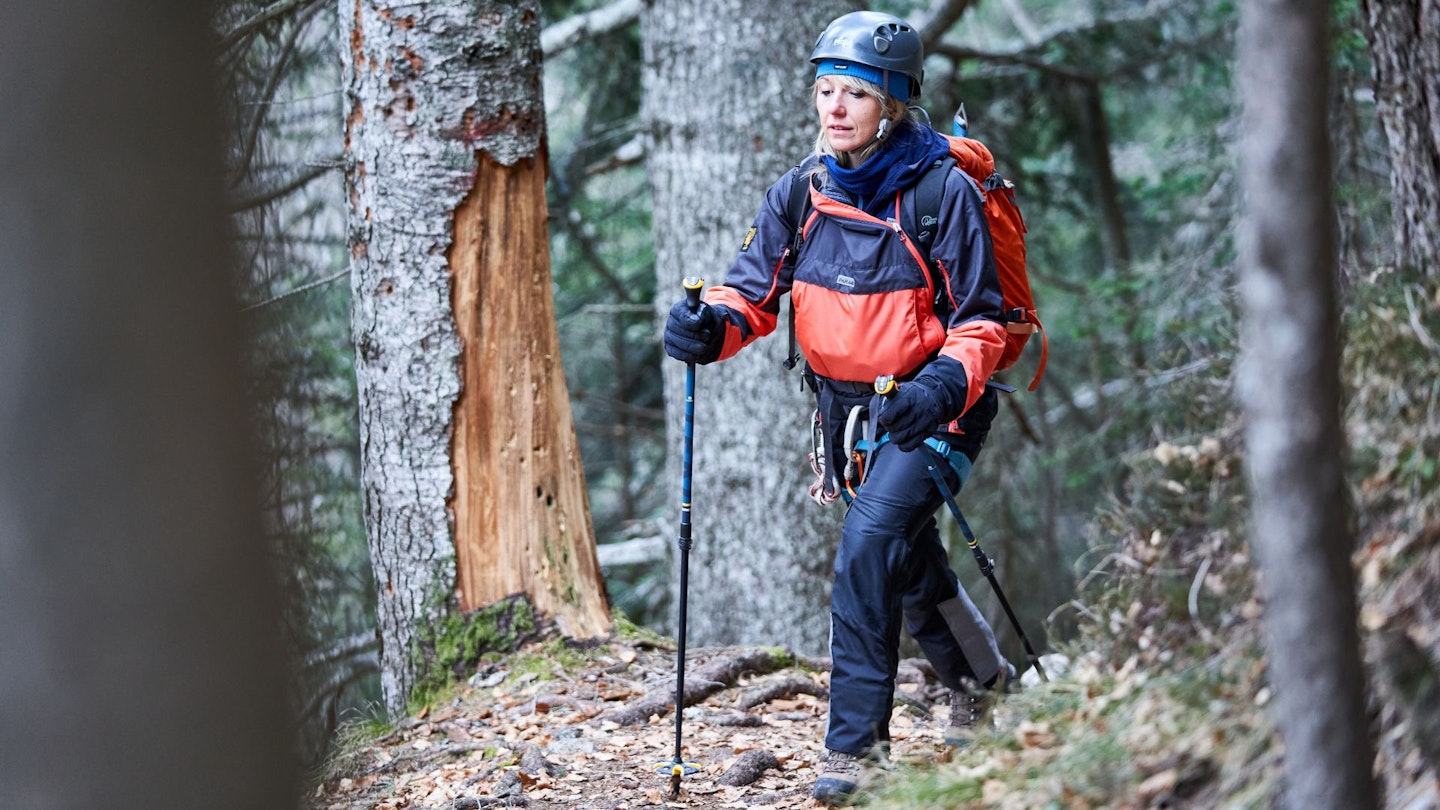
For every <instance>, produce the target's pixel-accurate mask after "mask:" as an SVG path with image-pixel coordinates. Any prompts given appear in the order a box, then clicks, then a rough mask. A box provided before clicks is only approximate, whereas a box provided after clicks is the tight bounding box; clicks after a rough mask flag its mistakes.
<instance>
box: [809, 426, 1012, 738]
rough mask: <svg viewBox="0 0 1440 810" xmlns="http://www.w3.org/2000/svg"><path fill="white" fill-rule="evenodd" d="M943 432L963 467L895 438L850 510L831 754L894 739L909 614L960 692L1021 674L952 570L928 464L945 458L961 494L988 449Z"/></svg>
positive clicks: (839, 590) (924, 645) (833, 640)
mask: <svg viewBox="0 0 1440 810" xmlns="http://www.w3.org/2000/svg"><path fill="white" fill-rule="evenodd" d="M942 438H944V439H946V440H948V441H951V442H952V447H956V449H955V450H954V453H955V454H956V458H957V460H959V466H960V467H961V470H960V471H959V472H957V471H956V470H955V469H954V468H953V467H951V466H950V465H949V464H946V463H944V462H943V461H940V460H939V458H938V457H937V456H936V455H935V454H934V453H932V452H930V451H929V450H928V449H926V448H921V449H919V450H916V451H913V452H909V453H906V452H902V451H900V449H899V448H897V447H895V446H894V445H892V444H889V443H886V444H884V445H882V446H881V447H880V448H879V449H878V450H876V451H875V454H874V456H873V457H872V458H871V461H870V464H871V468H870V471H869V472H868V473H867V474H866V477H865V484H864V486H863V487H862V488H861V489H860V490H859V492H858V494H857V496H856V497H855V500H854V501H852V502H851V504H850V506H849V511H848V512H847V513H846V515H845V524H844V529H843V530H842V533H841V537H840V547H839V549H838V550H837V552H836V555H835V582H834V588H833V590H832V592H831V599H830V655H831V659H832V661H833V668H832V670H831V674H830V720H829V727H828V728H827V730H826V733H825V747H826V748H828V749H830V750H833V751H844V752H846V753H849V754H856V755H864V754H867V753H869V752H870V751H871V750H872V749H873V748H874V747H875V746H876V745H877V744H882V743H887V742H888V741H889V739H890V712H891V705H892V701H893V699H894V691H895V672H896V668H897V667H898V665H899V660H900V657H899V646H900V621H901V617H902V616H903V617H904V620H905V629H906V630H907V631H908V632H909V633H910V635H911V636H912V637H913V638H914V639H915V641H916V642H918V643H919V645H920V648H921V650H923V651H924V653H925V657H926V658H928V659H929V660H930V663H931V664H932V665H934V667H935V672H936V674H937V675H939V677H940V680H941V682H942V683H944V684H945V685H946V686H948V687H950V688H951V689H961V688H964V685H965V684H964V682H965V681H966V680H971V681H974V682H977V683H979V684H987V683H990V682H991V681H993V680H994V679H995V676H996V675H997V674H999V673H1000V672H1001V670H1002V669H1003V670H1006V671H1007V673H1008V672H1011V671H1013V670H1011V667H1010V665H1009V663H1008V662H1006V661H1005V659H1004V657H1003V656H1001V654H1000V649H999V647H998V646H997V645H996V643H995V634H994V632H993V631H992V630H991V629H990V625H989V624H988V623H987V622H986V621H985V618H984V616H982V615H981V614H980V611H979V610H978V609H977V608H976V607H975V603H974V602H972V601H971V600H970V597H969V596H968V595H967V594H966V593H965V590H964V589H963V588H961V587H960V585H959V581H958V580H957V579H956V577H955V572H954V571H952V570H951V568H950V562H949V559H948V557H947V555H946V553H945V548H944V546H943V545H942V544H941V542H940V532H939V528H938V527H937V525H936V522H935V511H936V510H937V509H938V508H939V507H940V505H941V504H943V503H944V499H943V497H942V496H941V495H940V492H939V490H938V489H937V488H936V487H935V482H934V481H933V480H932V479H931V478H930V473H929V472H928V471H927V469H926V464H927V463H934V464H937V466H939V467H940V468H941V470H942V471H943V472H944V474H945V476H946V481H947V483H949V484H950V487H951V492H953V493H958V492H959V491H960V488H961V486H963V485H964V483H965V482H964V480H963V479H964V477H965V475H968V473H969V469H970V467H969V463H968V462H969V460H970V458H971V457H973V456H974V455H975V454H976V453H978V452H979V447H978V446H974V447H970V446H967V437H965V436H959V435H943V434H942ZM971 443H972V444H977V445H978V442H971ZM962 449H963V450H965V451H966V457H965V458H963V459H961V457H960V455H959V454H960V453H961V450H962Z"/></svg>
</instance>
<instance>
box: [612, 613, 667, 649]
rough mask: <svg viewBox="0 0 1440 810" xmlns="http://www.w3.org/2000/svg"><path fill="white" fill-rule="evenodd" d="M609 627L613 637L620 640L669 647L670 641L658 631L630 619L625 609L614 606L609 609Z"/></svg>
mask: <svg viewBox="0 0 1440 810" xmlns="http://www.w3.org/2000/svg"><path fill="white" fill-rule="evenodd" d="M610 621H611V622H612V626H611V629H612V631H613V632H614V633H615V638H617V639H619V640H621V641H629V642H633V643H636V644H644V645H646V646H650V647H669V646H670V642H669V641H668V640H667V639H666V638H665V637H664V636H662V635H660V634H659V633H657V632H655V631H654V630H651V629H650V628H648V627H641V626H640V625H638V624H636V623H635V622H632V621H630V617H629V616H626V615H625V611H623V610H621V609H619V608H615V609H613V610H611V611H610Z"/></svg>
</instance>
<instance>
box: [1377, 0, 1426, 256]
mask: <svg viewBox="0 0 1440 810" xmlns="http://www.w3.org/2000/svg"><path fill="white" fill-rule="evenodd" d="M1361 5H1362V7H1363V8H1364V10H1365V21H1366V26H1365V36H1366V39H1367V40H1368V42H1369V45H1370V61H1371V67H1372V71H1373V72H1374V75H1375V106H1376V110H1377V111H1378V113H1379V115H1380V122H1381V124H1382V125H1383V126H1384V128H1385V137H1386V139H1387V140H1388V141H1389V142H1390V186H1391V197H1392V200H1391V203H1392V205H1393V206H1394V212H1393V218H1394V221H1395V241H1396V247H1397V248H1398V249H1399V251H1400V256H1401V259H1402V260H1403V261H1406V262H1409V263H1412V264H1416V265H1419V266H1422V267H1425V268H1428V272H1430V273H1431V274H1434V273H1437V272H1440V226H1437V223H1440V79H1437V78H1436V77H1437V76H1440V2H1436V0H1393V1H1392V0H1363V2H1362V3H1361Z"/></svg>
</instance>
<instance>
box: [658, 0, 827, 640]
mask: <svg viewBox="0 0 1440 810" xmlns="http://www.w3.org/2000/svg"><path fill="white" fill-rule="evenodd" d="M851 9H853V5H850V4H846V3H841V2H834V1H833V0H825V1H824V2H807V3H801V4H788V3H774V2H769V1H768V0H718V2H698V0H655V2H654V3H652V4H651V5H650V6H649V8H648V9H647V10H646V12H645V13H644V15H643V16H642V17H641V35H642V39H643V41H644V48H645V63H644V67H643V73H642V81H643V86H644V101H643V113H642V114H643V116H644V118H645V125H646V129H647V131H648V132H649V134H650V137H651V144H650V150H649V158H648V165H649V170H650V179H651V186H652V189H653V192H654V211H655V213H654V225H655V238H656V250H655V261H656V268H657V269H656V272H657V275H658V289H659V299H658V301H657V308H658V310H659V314H660V316H661V318H662V319H663V317H664V315H665V314H666V313H667V312H668V311H669V308H670V305H671V304H672V303H674V302H675V301H676V300H678V299H679V298H680V297H681V295H682V293H681V287H680V280H681V278H682V277H684V276H686V275H692V274H693V275H698V276H701V277H704V278H705V279H706V280H707V282H708V283H710V284H715V283H718V282H720V281H723V279H721V278H720V276H721V275H722V274H723V273H724V272H725V269H726V268H727V267H729V266H730V263H731V262H732V261H733V260H734V257H735V254H736V251H737V250H738V249H739V247H740V241H741V239H742V237H743V236H744V234H745V230H746V228H748V227H749V224H750V221H751V219H752V218H753V217H754V215H755V212H756V210H758V208H759V206H760V202H761V199H762V196H763V194H764V191H765V189H766V188H767V187H768V186H769V185H770V183H772V182H774V180H775V179H776V178H777V177H779V176H780V174H781V173H782V172H784V171H785V170H786V169H788V168H790V167H792V166H794V165H795V164H797V163H799V162H800V160H801V159H802V158H803V157H804V156H805V155H806V154H808V153H809V152H810V151H811V148H812V146H813V142H814V136H815V133H816V131H817V126H818V124H817V119H816V115H815V111H814V106H813V104H812V103H811V101H810V95H809V92H808V89H809V87H810V85H811V83H812V77H813V75H814V69H813V68H812V67H811V66H810V64H809V61H808V59H809V55H810V49H811V48H812V47H813V45H814V43H815V39H816V38H817V37H818V36H819V34H820V32H821V30H823V29H824V26H825V24H826V23H827V22H829V20H830V19H832V18H833V17H835V16H838V15H840V14H842V13H844V12H845V11H848V10H851ZM785 330H786V326H785V321H784V319H783V318H782V321H781V325H780V328H779V329H778V330H777V332H776V333H775V334H774V335H772V336H771V337H770V338H767V339H765V340H762V341H760V342H758V343H756V344H755V345H752V346H751V347H749V348H748V349H746V350H745V351H744V352H741V354H740V355H739V356H737V357H735V358H732V359H730V360H727V361H725V362H724V363H719V364H716V365H710V366H704V367H701V368H700V369H698V374H697V386H696V388H697V390H696V395H695V414H696V416H695V422H696V424H695V454H694V492H693V501H692V502H693V504H694V508H693V516H692V519H693V523H694V531H693V534H694V538H695V545H694V550H693V552H692V553H691V555H690V587H689V594H688V598H689V605H690V609H689V623H688V625H689V626H688V632H689V636H690V638H691V639H692V640H694V641H695V642H696V643H710V644H728V643H761V644H790V645H793V646H794V647H796V648H797V649H799V650H803V651H807V652H821V651H824V650H825V648H826V645H827V641H828V638H829V628H830V622H829V611H828V607H827V606H828V604H829V582H830V571H831V564H832V560H833V557H834V550H835V545H836V543H837V542H838V540H839V525H840V518H841V510H842V508H843V507H841V506H840V505H834V506H831V507H830V508H829V510H828V511H822V510H821V509H820V507H818V506H816V505H815V504H814V503H812V502H811V501H810V499H809V498H808V497H807V495H806V488H807V486H808V485H809V483H810V481H811V480H812V479H813V477H814V475H813V473H811V471H810V467H809V464H808V462H807V461H806V453H807V452H808V449H809V441H810V439H809V435H810V413H811V410H812V409H813V408H814V402H813V400H812V399H811V397H810V395H809V394H808V393H804V394H802V393H801V392H800V390H799V389H800V380H799V372H798V370H797V371H792V372H788V373H787V372H785V371H784V370H783V369H782V368H781V365H780V361H781V360H782V358H783V357H784V355H785V353H786V351H787V346H786V332H785ZM663 368H664V373H665V379H666V392H667V397H666V402H667V405H666V414H667V420H666V421H667V426H668V431H667V432H668V436H669V446H670V448H671V465H670V467H671V470H672V471H673V474H672V475H671V477H670V480H671V481H673V482H674V486H675V492H676V495H677V498H676V503H677V513H678V502H679V498H678V495H679V489H680V473H679V469H680V464H679V451H680V447H681V438H680V437H681V426H682V421H683V413H684V411H683V403H684V396H683V382H682V381H683V375H684V367H683V366H682V365H681V364H680V363H677V362H674V361H673V360H669V359H668V358H667V359H666V360H665V362H664V365H663Z"/></svg>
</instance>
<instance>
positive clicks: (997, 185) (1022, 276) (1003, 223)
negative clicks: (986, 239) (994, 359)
mask: <svg viewBox="0 0 1440 810" xmlns="http://www.w3.org/2000/svg"><path fill="white" fill-rule="evenodd" d="M945 139H946V140H948V141H949V142H950V155H949V156H948V157H946V158H942V159H940V160H937V161H936V162H935V164H934V165H933V166H931V167H930V168H929V169H928V170H926V172H925V174H924V175H922V176H921V178H920V180H919V181H918V182H916V184H915V186H914V187H913V188H912V189H911V191H910V192H909V193H908V194H906V195H905V196H904V198H903V199H902V205H901V206H900V227H901V228H903V229H904V230H905V232H906V233H907V234H910V236H911V238H912V239H914V240H915V242H916V244H918V245H919V247H920V249H921V253H922V254H924V256H925V257H926V265H927V266H926V270H928V271H929V273H930V278H931V280H932V281H934V282H935V283H934V287H935V290H936V300H935V302H934V303H935V306H936V307H937V309H936V314H937V315H940V317H941V319H942V320H943V319H944V315H943V313H942V312H941V311H940V309H939V308H940V307H942V306H943V305H944V304H945V303H946V296H945V295H944V294H943V289H944V286H943V284H942V283H941V282H942V281H943V276H942V274H939V273H937V272H936V271H935V267H934V265H933V263H932V262H930V261H929V256H930V244H931V242H933V241H934V239H935V230H934V225H935V224H936V223H938V221H939V212H940V203H941V201H942V199H943V198H944V195H945V181H946V179H947V178H949V176H950V168H951V167H952V166H958V167H960V170H961V171H963V172H965V173H966V174H967V175H969V176H970V178H971V179H972V180H974V181H975V183H976V184H977V185H979V186H980V190H981V193H982V195H983V196H984V198H985V220H986V222H988V223H989V225H990V243H991V245H992V247H993V250H994V253H995V273H996V275H997V276H999V279H1000V295H1001V298H1002V299H1003V305H1004V317H1005V351H1004V352H1003V353H1002V354H1001V355H1000V362H999V364H997V365H996V370H1001V369H1007V368H1010V367H1011V366H1013V365H1015V361H1017V360H1019V359H1020V354H1021V352H1023V351H1024V350H1025V343H1026V342H1027V341H1028V340H1029V339H1030V336H1031V335H1032V334H1035V333H1036V332H1039V333H1040V363H1039V365H1038V366H1037V367H1036V369H1035V378H1034V379H1032V380H1031V381H1030V386H1029V390H1031V391H1034V390H1035V387H1036V386H1037V385H1039V384H1040V377H1041V376H1042V375H1043V374H1044V373H1045V361H1046V359H1047V357H1048V356H1049V354H1050V346H1049V341H1048V340H1046V338H1045V328H1044V326H1042V325H1041V323H1040V316H1039V314H1038V313H1037V312H1036V310H1035V295H1034V293H1032V292H1031V291H1030V276H1029V274H1028V273H1027V272H1026V270H1025V220H1024V218H1023V217H1021V216H1020V207H1019V206H1018V205H1016V203H1015V185H1014V184H1013V183H1011V182H1010V181H1009V180H1006V179H1005V178H1003V177H1001V176H1000V174H999V173H998V172H996V171H995V157H994V156H993V155H991V154H990V150H989V149H987V148H986V147H985V144H983V143H981V142H979V141H977V140H975V139H974V138H966V137H961V136H958V135H946V136H945ZM813 160H815V158H814V157H813V156H812V157H810V158H807V161H806V163H802V164H801V166H800V167H799V168H797V169H796V177H797V178H800V177H803V176H804V169H805V168H806V166H807V165H810V161H813ZM809 192H810V184H809V183H806V182H795V183H792V184H791V190H790V199H789V201H788V203H789V204H788V205H787V207H786V208H787V211H786V213H787V215H788V216H789V218H790V223H791V225H792V227H795V228H796V233H795V244H794V245H793V246H792V248H791V250H790V251H789V253H788V254H787V260H788V261H794V257H795V256H796V255H797V254H798V253H799V248H800V244H801V242H802V241H803V233H802V231H803V227H804V223H805V220H806V218H807V217H808V213H809V207H810V193H809ZM792 307H793V304H792ZM790 324H791V327H790V328H791V335H790V353H789V355H788V357H787V359H786V361H785V367H786V368H793V367H794V365H795V363H796V362H797V361H798V360H799V354H798V353H797V352H796V350H795V336H794V324H795V315H794V312H793V311H792V312H791V315H790ZM995 384H996V385H998V383H995ZM1002 387H1004V388H1006V389H1007V390H1013V389H1009V388H1008V386H1002Z"/></svg>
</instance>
